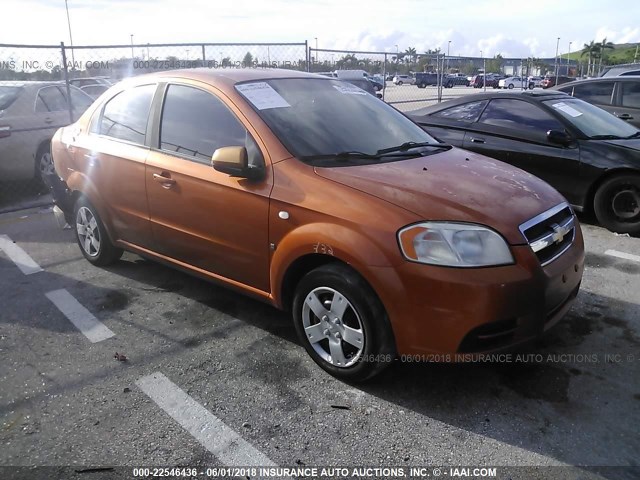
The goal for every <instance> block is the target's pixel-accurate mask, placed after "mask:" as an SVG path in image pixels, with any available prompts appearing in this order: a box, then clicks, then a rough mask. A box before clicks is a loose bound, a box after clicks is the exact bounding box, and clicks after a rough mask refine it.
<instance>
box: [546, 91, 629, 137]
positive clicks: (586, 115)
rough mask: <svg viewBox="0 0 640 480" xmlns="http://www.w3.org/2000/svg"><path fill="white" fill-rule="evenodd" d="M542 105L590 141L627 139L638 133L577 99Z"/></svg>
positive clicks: (622, 121) (623, 122) (548, 101)
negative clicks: (549, 108) (552, 110)
mask: <svg viewBox="0 0 640 480" xmlns="http://www.w3.org/2000/svg"><path fill="white" fill-rule="evenodd" d="M544 103H546V104H547V105H548V106H549V107H551V108H553V109H554V110H555V111H556V112H557V113H558V114H560V115H561V116H563V117H564V118H565V119H566V120H567V121H569V123H571V124H572V125H574V126H575V127H576V128H577V129H578V130H580V131H581V132H582V133H584V134H585V135H586V136H587V137H589V138H592V139H597V138H611V139H617V138H627V137H631V136H632V135H634V134H635V133H637V132H638V129H637V128H635V127H634V126H632V125H630V124H628V123H627V122H625V121H624V120H620V119H619V118H617V117H616V116H614V115H611V114H610V113H608V112H605V111H604V110H602V109H601V108H599V107H596V106H595V105H591V104H590V103H587V102H584V101H582V100H579V99H577V98H566V99H565V98H563V99H562V100H558V99H555V100H546V101H545V102H544Z"/></svg>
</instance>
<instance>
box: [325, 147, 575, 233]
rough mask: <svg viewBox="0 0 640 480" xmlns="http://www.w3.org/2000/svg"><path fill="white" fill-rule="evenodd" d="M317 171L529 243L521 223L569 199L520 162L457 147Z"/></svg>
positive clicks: (414, 208) (421, 211) (432, 214)
mask: <svg viewBox="0 0 640 480" xmlns="http://www.w3.org/2000/svg"><path fill="white" fill-rule="evenodd" d="M315 171H316V174H317V175H319V176H321V177H323V178H326V179H329V180H332V181H334V182H337V183H340V184H343V185H346V186H348V187H351V188H354V189H357V190H360V191H362V192H365V193H367V194H370V195H373V196H376V197H378V198H381V199H383V200H386V201H387V202H390V203H392V204H394V205H396V206H398V207H401V208H404V209H406V210H408V211H410V212H413V213H414V214H416V215H417V216H418V217H420V219H424V220H449V221H459V222H472V223H479V224H482V225H486V226H489V227H491V228H493V229H495V230H497V231H498V232H500V233H501V234H502V235H503V236H504V237H505V238H506V239H507V241H508V242H509V243H511V244H512V245H520V244H524V243H526V240H525V239H524V237H523V235H522V233H521V232H520V230H519V228H518V227H519V225H521V224H522V223H524V222H526V221H527V220H530V219H531V218H533V217H535V216H536V215H538V214H540V213H542V212H544V211H546V210H548V209H549V208H551V207H554V206H555V205H558V204H559V203H562V202H564V201H566V200H565V199H564V198H563V197H562V195H560V194H559V193H558V192H557V191H556V190H555V189H554V188H553V187H551V186H550V185H548V184H547V183H545V182H544V181H542V180H540V179H539V178H537V177H534V176H533V175H530V174H528V173H526V172H524V171H522V170H520V169H518V168H516V167H512V166H511V165H507V164H505V163H502V162H499V161H497V160H493V159H490V158H488V157H485V156H483V155H478V154H475V153H472V152H467V151H464V150H460V149H457V148H452V149H451V150H449V151H447V152H443V153H436V154H433V155H428V156H425V157H418V158H413V159H407V160H400V161H395V162H386V163H381V164H372V165H360V166H351V167H337V168H319V167H317V168H316V169H315Z"/></svg>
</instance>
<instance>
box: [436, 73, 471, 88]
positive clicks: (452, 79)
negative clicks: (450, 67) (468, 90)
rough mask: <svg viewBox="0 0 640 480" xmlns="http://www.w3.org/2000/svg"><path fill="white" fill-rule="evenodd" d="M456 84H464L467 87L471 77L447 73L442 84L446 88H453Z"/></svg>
mask: <svg viewBox="0 0 640 480" xmlns="http://www.w3.org/2000/svg"><path fill="white" fill-rule="evenodd" d="M456 85H464V86H465V87H468V86H469V79H468V78H467V77H463V76H461V75H446V76H445V77H444V78H443V79H442V86H443V87H444V88H453V87H454V86H456Z"/></svg>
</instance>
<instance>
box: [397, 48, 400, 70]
mask: <svg viewBox="0 0 640 480" xmlns="http://www.w3.org/2000/svg"><path fill="white" fill-rule="evenodd" d="M398 55H400V50H399V49H398V45H396V75H397V74H398V66H399V65H400V59H399V58H398Z"/></svg>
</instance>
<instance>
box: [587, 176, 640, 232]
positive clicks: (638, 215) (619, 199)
mask: <svg viewBox="0 0 640 480" xmlns="http://www.w3.org/2000/svg"><path fill="white" fill-rule="evenodd" d="M593 207H594V208H593V209H594V211H595V214H596V217H597V218H598V221H599V222H600V224H601V225H602V226H603V227H605V228H607V229H609V230H611V231H612V232H617V233H631V234H637V233H640V175H637V174H625V175H618V176H615V177H612V178H610V179H608V180H606V181H605V182H604V183H603V184H602V185H600V187H599V188H598V190H597V191H596V194H595V196H594V205H593Z"/></svg>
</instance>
